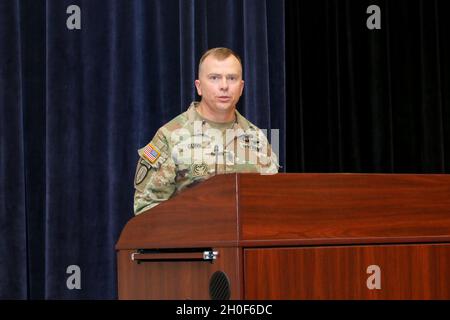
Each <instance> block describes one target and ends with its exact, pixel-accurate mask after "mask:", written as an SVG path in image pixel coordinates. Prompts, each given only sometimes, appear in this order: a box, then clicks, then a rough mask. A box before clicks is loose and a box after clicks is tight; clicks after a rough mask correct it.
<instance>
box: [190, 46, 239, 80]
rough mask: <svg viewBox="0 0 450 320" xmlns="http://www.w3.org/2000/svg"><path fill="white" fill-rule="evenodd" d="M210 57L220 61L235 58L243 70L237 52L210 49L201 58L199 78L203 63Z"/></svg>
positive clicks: (226, 49)
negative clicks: (230, 57)
mask: <svg viewBox="0 0 450 320" xmlns="http://www.w3.org/2000/svg"><path fill="white" fill-rule="evenodd" d="M208 56H213V57H214V58H216V59H217V60H219V61H222V60H225V59H226V58H228V57H229V56H234V57H235V58H236V59H238V61H239V64H240V65H241V69H242V61H241V58H240V57H239V55H238V54H237V53H236V52H234V51H233V50H231V49H228V48H224V47H218V48H212V49H209V50H208V51H206V52H205V53H204V54H203V56H202V57H201V58H200V62H199V64H198V76H199V77H200V67H201V66H202V63H203V61H205V59H206V57H208Z"/></svg>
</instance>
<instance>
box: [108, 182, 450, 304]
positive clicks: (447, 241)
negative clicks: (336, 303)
mask: <svg viewBox="0 0 450 320" xmlns="http://www.w3.org/2000/svg"><path fill="white" fill-rule="evenodd" d="M116 249H117V251H118V253H117V259H118V260H117V261H118V289H119V298H120V299H211V298H214V299H227V298H231V299H450V175H434V174H426V175H425V174H423V175H420V174H276V175H271V176H264V175H258V174H229V175H219V176H216V177H213V178H211V179H209V180H207V181H205V182H203V183H201V184H198V185H196V186H194V187H192V188H189V189H187V190H185V191H184V192H182V193H180V194H178V195H177V196H175V197H174V198H172V199H171V200H169V201H166V202H164V203H162V204H160V205H159V206H157V207H155V208H153V209H151V210H149V211H147V212H145V213H143V214H141V215H139V216H136V217H134V218H132V219H131V220H130V221H129V222H128V223H127V225H126V226H125V228H124V229H123V231H122V234H121V236H120V239H119V241H118V242H117V245H116Z"/></svg>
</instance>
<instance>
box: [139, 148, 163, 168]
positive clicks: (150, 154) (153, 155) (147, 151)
mask: <svg viewBox="0 0 450 320" xmlns="http://www.w3.org/2000/svg"><path fill="white" fill-rule="evenodd" d="M142 154H143V155H144V156H145V157H146V158H147V159H148V161H150V163H152V164H153V163H155V162H156V160H158V158H159V156H160V155H161V153H160V152H159V151H158V150H156V148H155V147H154V146H152V144H151V143H149V144H148V145H146V146H145V148H144V150H143V153H142Z"/></svg>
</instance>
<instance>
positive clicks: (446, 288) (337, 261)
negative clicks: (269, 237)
mask: <svg viewBox="0 0 450 320" xmlns="http://www.w3.org/2000/svg"><path fill="white" fill-rule="evenodd" d="M244 261H245V262H244V264H245V269H244V270H245V271H244V273H245V298H246V299H450V272H449V265H450V245H449V244H446V245H391V246H388V245H380V246H341V247H311V248H276V249H262V248H257V249H246V250H245V252H244ZM370 265H378V266H379V267H380V269H381V278H380V279H381V289H372V290H369V289H368V287H367V284H366V282H367V279H368V277H369V276H370V275H371V274H368V273H367V267H368V266H370Z"/></svg>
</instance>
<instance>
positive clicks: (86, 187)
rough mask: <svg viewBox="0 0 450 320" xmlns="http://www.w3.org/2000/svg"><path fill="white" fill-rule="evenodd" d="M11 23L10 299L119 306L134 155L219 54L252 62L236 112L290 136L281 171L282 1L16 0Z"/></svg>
mask: <svg viewBox="0 0 450 320" xmlns="http://www.w3.org/2000/svg"><path fill="white" fill-rule="evenodd" d="M70 5H77V6H79V8H80V9H81V29H80V30H77V29H74V30H69V29H68V28H67V26H66V21H67V19H68V18H69V16H70V15H71V13H66V10H67V8H68V7H69V6H70ZM0 23H1V28H0V40H1V41H0V59H1V60H2V66H1V68H2V69H1V70H2V72H1V74H0V76H1V78H0V79H1V83H2V86H1V88H0V90H1V91H0V99H1V100H0V107H1V120H0V123H1V128H0V129H1V149H0V150H1V152H2V153H1V158H0V159H1V162H0V173H1V177H0V182H1V185H0V187H1V189H0V199H1V200H2V201H1V207H0V210H1V211H0V219H1V220H0V222H1V224H0V228H1V234H0V240H1V241H0V257H1V262H0V263H1V264H0V298H32V299H110V298H116V297H117V274H116V255H115V250H114V246H115V243H116V241H117V239H118V237H119V234H120V231H121V229H122V228H123V226H124V225H125V223H126V221H128V220H129V219H130V218H131V217H132V216H133V209H132V205H133V194H134V189H133V179H134V172H135V168H136V162H137V159H138V155H137V149H139V148H141V147H142V146H144V145H145V144H146V143H147V142H148V141H150V140H151V138H152V137H153V135H154V134H155V132H156V130H157V129H158V128H159V127H160V126H162V125H163V124H164V123H166V122H167V121H169V120H170V119H172V118H173V117H175V116H176V115H178V114H179V113H181V112H183V111H184V110H186V108H187V107H188V105H189V103H190V102H191V101H192V100H194V99H196V94H195V90H194V89H195V87H194V80H195V78H196V73H197V64H198V60H199V58H200V56H201V54H202V53H203V52H204V51H205V50H207V49H208V48H211V47H217V46H225V47H229V48H232V49H233V50H235V51H236V52H237V53H238V54H240V55H241V58H242V60H243V63H244V80H245V81H246V83H245V94H244V96H243V97H242V99H241V102H240V103H239V105H238V109H239V110H240V111H241V113H243V114H244V115H245V116H247V117H248V119H249V120H250V121H252V122H254V123H255V124H256V125H258V126H259V127H261V128H265V129H269V128H272V129H279V130H280V140H279V141H280V143H279V144H280V150H279V157H280V160H281V161H280V162H281V165H283V167H284V152H285V151H284V140H285V135H284V132H285V92H284V87H285V86H284V74H285V69H284V56H285V55H284V2H283V1H279V0H266V1H261V0H246V1H234V0H228V1H225V0H222V1H206V0H202V1H193V0H192V1H189V0H179V1H176V0H165V1H164V0H154V1H140V0H130V1H120V0H111V1H107V0H104V1H100V0H86V1H80V0H48V1H36V0H32V1H30V0H28V1H25V0H24V1H10V0H5V1H1V2H0ZM269 135H270V132H269ZM186 214H187V215H188V214H189V213H188V212H187V213H186ZM4 257H7V259H5V260H4V259H3V258H4ZM71 265H76V266H79V267H80V270H81V289H79V290H78V289H73V290H70V289H68V287H67V286H66V281H67V279H68V277H69V276H71V274H70V273H66V271H67V268H68V267H69V266H71Z"/></svg>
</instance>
